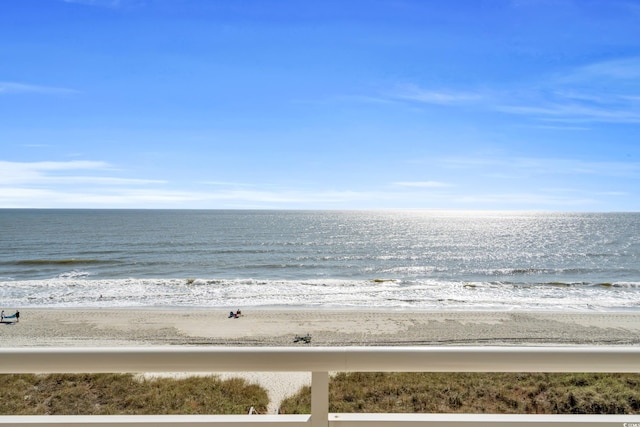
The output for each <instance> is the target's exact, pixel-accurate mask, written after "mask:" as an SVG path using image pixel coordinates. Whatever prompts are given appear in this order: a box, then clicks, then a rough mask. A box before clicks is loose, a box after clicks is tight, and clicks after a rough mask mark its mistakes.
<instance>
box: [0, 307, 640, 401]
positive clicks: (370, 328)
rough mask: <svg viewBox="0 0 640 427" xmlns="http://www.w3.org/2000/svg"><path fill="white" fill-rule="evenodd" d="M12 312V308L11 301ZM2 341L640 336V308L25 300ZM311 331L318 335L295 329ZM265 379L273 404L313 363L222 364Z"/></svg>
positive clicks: (83, 343) (591, 341) (525, 340)
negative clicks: (68, 305) (271, 368)
mask: <svg viewBox="0 0 640 427" xmlns="http://www.w3.org/2000/svg"><path fill="white" fill-rule="evenodd" d="M6 312H7V313H12V311H11V310H6ZM20 313H21V316H20V322H19V323H10V322H7V321H5V322H7V323H3V324H0V347H46V346H58V347H69V346H76V347H95V346H98V347H100V346H101V347H114V346H156V345H186V346H210V345H214V346H216V345H222V346H298V347H300V346H361V345H364V346H378V345H385V346H405V345H406V346H413V345H447V346H465V345H501V346H516V345H525V346H541V345H551V346H556V345H557V346H565V345H572V346H573V345H577V346H581V345H627V346H628V345H639V344H640V313H630V312H629V313H628V312H594V313H587V312H562V313H560V312H489V311H478V312H430V311H402V310H394V311H382V310H356V311H347V310H323V309H316V310H301V309H295V310H285V311H281V310H251V309H249V310H243V315H242V316H241V317H239V318H237V319H236V318H229V317H228V316H229V311H227V310H205V309H199V310H190V311H184V310H177V309H126V310H125V309H69V310H61V309H34V310H31V309H24V310H21V311H20ZM306 335H309V336H310V337H311V342H310V343H305V342H302V341H298V342H296V340H295V338H296V336H306ZM220 375H221V376H222V377H232V376H235V377H237V376H241V377H244V378H246V379H247V380H248V381H250V382H256V383H259V384H261V385H262V386H264V387H265V388H266V389H267V390H268V391H269V394H270V397H271V400H272V403H271V405H270V407H269V411H270V412H271V413H273V412H275V411H276V410H277V408H278V405H279V402H280V401H282V399H284V398H285V397H287V396H288V395H290V394H293V393H294V392H295V391H297V390H298V389H299V388H300V387H301V386H303V385H305V384H309V382H310V378H311V377H310V374H309V373H268V372H266V373H264V372H261V373H246V374H242V373H221V374H220Z"/></svg>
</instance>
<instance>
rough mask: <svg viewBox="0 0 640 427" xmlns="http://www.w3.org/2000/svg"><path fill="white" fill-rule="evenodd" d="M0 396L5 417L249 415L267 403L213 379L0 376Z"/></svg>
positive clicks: (237, 383) (260, 392)
mask: <svg viewBox="0 0 640 427" xmlns="http://www.w3.org/2000/svg"><path fill="white" fill-rule="evenodd" d="M0 396H1V398H0V414H3V415H148V414H149V415H150V414H162V415H168V414H247V413H248V412H249V409H250V408H251V407H252V406H253V407H255V409H256V410H258V411H259V412H265V411H266V408H267V404H268V403H269V398H268V396H267V392H266V390H264V389H263V388H262V387H260V386H258V385H255V384H249V383H247V382H246V381H245V380H244V379H241V378H233V379H229V380H225V381H222V380H220V379H219V378H217V377H214V376H212V377H197V376H194V377H188V378H181V379H176V378H153V379H144V378H140V377H138V376H134V375H132V374H47V375H32V374H14V375H0Z"/></svg>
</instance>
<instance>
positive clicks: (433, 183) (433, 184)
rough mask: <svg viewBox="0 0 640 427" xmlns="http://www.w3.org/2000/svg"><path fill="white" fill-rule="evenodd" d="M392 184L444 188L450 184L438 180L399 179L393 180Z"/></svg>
mask: <svg viewBox="0 0 640 427" xmlns="http://www.w3.org/2000/svg"><path fill="white" fill-rule="evenodd" d="M393 184H394V185H397V186H399V187H413V188H444V187H451V186H452V185H451V184H447V183H446V182H438V181H400V182H394V183H393Z"/></svg>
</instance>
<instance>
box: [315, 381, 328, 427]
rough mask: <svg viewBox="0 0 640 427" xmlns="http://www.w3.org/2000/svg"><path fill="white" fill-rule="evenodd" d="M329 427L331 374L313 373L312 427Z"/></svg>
mask: <svg viewBox="0 0 640 427" xmlns="http://www.w3.org/2000/svg"><path fill="white" fill-rule="evenodd" d="M328 425H329V372H315V371H314V372H312V373H311V427H327V426H328Z"/></svg>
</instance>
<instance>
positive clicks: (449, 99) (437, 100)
mask: <svg viewBox="0 0 640 427" xmlns="http://www.w3.org/2000/svg"><path fill="white" fill-rule="evenodd" d="M388 96H389V97H390V98H392V99H398V100H404V101H414V102H420V103H425V104H437V105H466V104H469V103H476V102H479V101H481V100H482V99H483V95H482V94H480V93H477V92H464V91H455V90H449V89H426V88H421V87H419V86H417V85H413V84H409V85H401V86H398V87H396V88H395V89H394V90H392V91H391V92H389V93H388Z"/></svg>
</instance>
